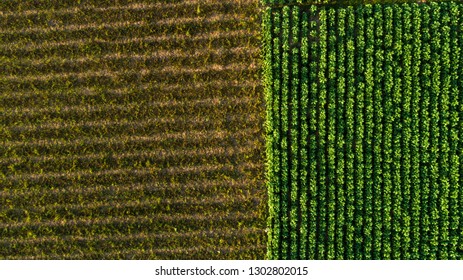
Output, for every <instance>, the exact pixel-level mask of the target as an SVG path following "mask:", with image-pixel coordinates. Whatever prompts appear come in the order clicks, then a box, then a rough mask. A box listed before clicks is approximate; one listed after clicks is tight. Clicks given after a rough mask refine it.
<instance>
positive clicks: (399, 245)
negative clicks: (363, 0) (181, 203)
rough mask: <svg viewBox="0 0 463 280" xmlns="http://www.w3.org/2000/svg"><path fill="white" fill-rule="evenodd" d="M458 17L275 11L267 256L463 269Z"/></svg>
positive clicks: (453, 9)
mask: <svg viewBox="0 0 463 280" xmlns="http://www.w3.org/2000/svg"><path fill="white" fill-rule="evenodd" d="M280 4H281V3H280ZM462 6H463V5H462V4H458V3H454V2H449V3H430V4H423V5H419V4H415V3H413V4H400V5H399V4H397V5H363V6H356V7H324V6H315V5H312V6H308V7H307V8H298V7H297V6H291V7H290V6H285V7H283V8H272V10H271V11H272V16H273V18H274V19H277V18H279V17H282V18H283V25H282V29H281V30H279V32H278V33H276V32H274V33H273V35H275V34H279V36H278V40H275V39H276V38H275V39H274V41H273V45H272V49H271V50H270V49H268V50H269V51H272V53H273V54H275V53H276V52H277V51H278V50H279V49H281V50H282V51H283V53H282V56H281V58H282V59H283V61H282V63H281V64H280V63H279V60H278V58H277V57H276V56H275V55H273V56H272V58H273V59H274V60H273V61H272V63H273V65H270V64H266V65H269V66H268V67H269V69H270V68H274V69H280V67H281V69H280V71H281V73H282V75H281V76H273V85H270V84H269V83H268V85H270V88H267V90H268V94H273V97H272V98H273V100H276V99H277V98H280V99H281V100H282V102H283V104H282V105H281V106H280V107H275V106H270V107H267V108H268V110H269V112H268V113H269V114H271V115H272V116H277V115H278V117H275V118H273V119H272V120H273V124H270V125H271V126H272V127H277V126H276V125H277V124H281V130H278V131H279V132H278V137H279V138H278V139H277V138H273V139H267V141H269V142H270V143H277V144H276V145H275V146H274V147H276V149H277V150H278V148H280V151H279V155H280V158H279V160H272V158H273V155H274V154H276V153H277V152H276V151H275V150H274V151H273V153H272V155H271V156H272V157H269V155H268V164H269V165H270V168H275V167H277V166H280V165H281V166H282V169H280V172H281V173H279V174H277V173H273V174H275V176H278V177H277V178H270V182H276V181H277V180H278V181H279V185H278V186H274V185H273V183H269V185H268V186H269V188H270V189H269V193H275V192H276V191H278V190H279V191H281V196H280V197H275V196H273V199H274V200H273V202H272V201H271V202H270V204H269V206H270V207H271V208H272V207H273V208H275V209H274V210H272V211H271V212H270V215H271V217H270V219H269V220H270V221H273V223H272V222H270V229H271V230H273V232H272V233H271V234H270V235H269V238H271V240H269V246H268V250H269V254H268V256H269V258H271V259H461V258H462V255H461V247H462V243H461V242H462V237H461V229H462V223H461V220H462V210H461V205H462V204H461V200H460V199H461V197H462V191H461V187H462V181H461V178H462V168H461V162H460V161H461V145H462V139H463V137H462V134H461V133H462V130H463V129H462V126H461V118H462V111H463V110H462V107H461V90H462V85H463V82H462V80H463V79H462V78H461V77H462V75H463V72H462V63H461V62H460V60H461V59H460V57H461V42H463V37H462V33H461V32H460V31H461V30H460V29H461V19H460V15H461V12H462V10H463V7H462ZM297 27H298V28H300V31H297V30H295V29H296V28H297ZM285 29H286V30H285ZM265 30H269V29H265V24H264V33H265V32H266V31H265ZM265 36H267V35H264V37H265ZM286 36H287V37H286ZM285 37H286V38H285ZM268 58H269V59H268V60H267V61H270V56H268ZM266 73H267V72H266ZM266 79H269V76H267V77H266ZM279 80H280V81H281V82H280V81H279ZM280 84H281V87H280V86H278V87H277V86H276V85H280ZM285 87H287V88H286V89H285ZM276 109H278V111H277V110H276ZM268 135H269V136H270V137H272V135H276V134H275V132H274V133H273V134H272V133H269V134H268ZM278 143H280V144H281V145H280V146H278ZM271 170H273V169H271ZM272 188H274V189H272ZM277 209H280V210H281V211H280V212H278V214H277ZM272 215H275V216H272ZM276 215H280V216H276ZM277 221H281V226H282V227H283V229H284V230H282V231H276V230H274V229H276V225H275V224H277ZM297 246H299V247H297Z"/></svg>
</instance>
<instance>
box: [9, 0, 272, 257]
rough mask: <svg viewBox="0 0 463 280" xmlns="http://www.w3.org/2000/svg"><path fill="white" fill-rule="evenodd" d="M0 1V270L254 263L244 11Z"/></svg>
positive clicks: (254, 21) (251, 49)
mask: <svg viewBox="0 0 463 280" xmlns="http://www.w3.org/2000/svg"><path fill="white" fill-rule="evenodd" d="M0 2H1V3H0V73H1V74H0V116H1V117H0V142H1V145H0V259H235V258H236V259H238V258H240V259H256V258H263V257H264V255H265V243H266V241H265V237H266V235H265V231H264V230H265V216H266V210H265V206H266V203H265V202H266V199H265V194H266V190H265V187H264V184H263V180H262V177H263V174H264V172H263V163H262V161H263V152H264V139H263V137H262V136H263V133H262V130H263V125H262V124H263V117H262V116H263V106H262V105H263V98H262V95H261V94H260V93H261V92H262V90H261V89H262V87H261V85H260V84H261V83H260V80H259V66H258V59H259V56H260V52H259V44H260V40H259V38H258V34H259V28H260V25H259V18H258V16H257V15H258V2H257V0H256V1H253V0H250V1H239V2H237V1H232V0H225V1H219V2H218V1H212V0H192V1H174V0H159V1H143V0H122V1H106V0H105V1H100V0H88V1H74V0H72V1H71V0H64V1H62V0H38V1H32V2H31V1H22V0H12V1H0Z"/></svg>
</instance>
